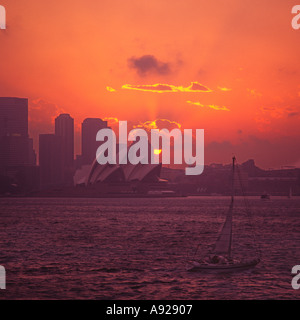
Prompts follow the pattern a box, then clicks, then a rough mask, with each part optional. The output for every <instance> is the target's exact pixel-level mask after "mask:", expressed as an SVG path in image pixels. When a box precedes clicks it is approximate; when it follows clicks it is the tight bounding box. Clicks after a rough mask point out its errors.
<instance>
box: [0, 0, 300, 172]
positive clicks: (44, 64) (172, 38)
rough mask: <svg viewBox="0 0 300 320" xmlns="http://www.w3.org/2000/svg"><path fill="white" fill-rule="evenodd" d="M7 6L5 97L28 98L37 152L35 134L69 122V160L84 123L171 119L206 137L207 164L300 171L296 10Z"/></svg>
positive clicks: (168, 4)
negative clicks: (61, 119)
mask: <svg viewBox="0 0 300 320" xmlns="http://www.w3.org/2000/svg"><path fill="white" fill-rule="evenodd" d="M2 3H3V5H4V6H5V8H6V10H7V30H1V32H0V42H1V44H2V43H3V46H2V48H1V52H0V57H1V59H0V69H1V70H2V72H3V75H4V76H3V77H2V79H1V86H0V96H20V97H28V98H29V126H30V135H31V136H32V137H33V138H34V141H35V148H36V149H37V139H36V138H37V136H38V134H37V133H38V132H41V129H42V128H43V129H47V128H50V127H52V125H53V121H54V119H55V118H56V117H57V116H58V115H59V114H61V113H69V114H72V116H73V117H74V119H75V142H76V143H75V150H76V152H75V153H76V154H80V145H81V143H80V140H79V139H78V138H79V135H80V125H81V123H82V122H83V120H84V119H85V118H87V117H91V118H101V119H103V120H105V118H117V119H119V120H124V121H131V122H132V123H133V125H136V126H139V125H140V126H143V125H144V126H145V125H147V123H149V122H150V123H152V122H153V121H155V120H157V119H166V120H168V121H170V122H171V123H174V124H175V123H177V124H179V125H180V126H181V127H182V128H193V129H202V128H203V129H205V130H206V139H205V141H206V142H205V144H206V152H205V154H206V157H205V159H206V164H209V163H211V162H221V163H225V162H227V159H228V158H231V155H232V153H235V154H238V155H239V156H240V159H242V160H246V159H248V158H255V159H257V162H258V164H259V166H260V167H263V168H266V169H267V168H269V167H275V168H276V167H280V166H282V165H283V166H285V165H299V163H300V151H299V148H298V141H299V138H300V131H299V130H300V129H299V116H300V113H299V92H300V88H299V85H300V84H299V81H298V78H299V76H298V75H299V72H300V62H299V59H298V56H299V50H300V47H299V46H300V44H299V41H298V40H299V39H298V38H299V31H297V30H294V29H293V28H292V26H291V19H292V15H291V9H292V7H293V5H294V1H290V0H288V1H284V2H283V1H279V0H277V1H274V2H273V3H272V5H270V2H269V1H266V0H264V1H260V3H259V6H258V4H256V3H254V2H253V1H248V0H247V1H244V2H243V3H241V2H240V1H237V0H230V1H229V2H226V3H223V4H219V3H218V5H217V4H216V2H214V1H212V2H210V3H207V2H205V3H201V2H199V1H195V0H188V1H187V2H185V3H184V4H183V2H181V1H179V2H176V3H174V2H173V1H169V0H167V1H164V2H163V3H161V1H152V2H151V4H149V2H148V1H131V2H130V3H127V2H126V3H124V1H116V2H114V4H112V3H111V2H110V1H101V4H100V3H95V2H94V1H89V2H88V5H87V2H86V1H81V0H80V1H77V2H76V3H73V2H70V1H64V2H63V3H62V4H55V3H51V4H46V3H42V4H41V3H40V1H37V0H30V1H29V2H28V3H27V5H25V4H22V3H21V2H18V3H15V2H11V1H7V0H3V1H2ZM233 8H234V10H233ZM245 11H247V15H246V17H245V14H244V13H245ZM20 12H22V14H20ZM57 12H60V14H59V15H57ZM158 12H159V14H158ZM212 13H213V14H212ZM212 16H213V17H212ZM242 17H243V18H242ZM269 17H272V18H271V19H270V18H269ZM78 21H81V25H80V27H78V25H77V23H78ZM253 21H255V24H254V23H253ZM178 25H181V26H182V27H180V28H178ZM36 26H39V27H38V28H37V27H36ZM121 30H122V31H121ZM24 39H26V41H25V40H24ZM112 39H113V40H112ZM16 48H18V50H16ZM19 52H22V55H21V57H20V54H19ZM29 75H30V76H29ZM113 124H114V122H113V120H110V121H108V125H109V126H112V127H113ZM162 127H165V126H162ZM278 150H280V152H278Z"/></svg>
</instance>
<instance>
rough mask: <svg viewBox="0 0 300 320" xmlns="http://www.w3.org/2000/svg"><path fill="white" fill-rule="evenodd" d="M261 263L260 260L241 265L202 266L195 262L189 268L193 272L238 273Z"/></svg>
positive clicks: (240, 263) (245, 262)
mask: <svg viewBox="0 0 300 320" xmlns="http://www.w3.org/2000/svg"><path fill="white" fill-rule="evenodd" d="M259 262H260V260H259V259H254V260H249V261H243V262H239V263H229V264H202V263H199V262H196V261H194V262H193V264H192V266H190V267H189V268H188V271H191V272H203V271H220V272H221V271H225V272H226V271H227V272H231V271H238V270H245V269H249V268H253V267H255V266H256V265H257V264H258V263H259Z"/></svg>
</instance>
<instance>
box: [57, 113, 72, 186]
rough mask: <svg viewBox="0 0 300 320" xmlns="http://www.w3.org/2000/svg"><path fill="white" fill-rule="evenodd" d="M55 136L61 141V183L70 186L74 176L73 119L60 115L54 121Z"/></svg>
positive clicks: (66, 115)
mask: <svg viewBox="0 0 300 320" xmlns="http://www.w3.org/2000/svg"><path fill="white" fill-rule="evenodd" d="M55 135H56V136H57V137H58V138H59V139H60V141H61V149H62V150H61V162H62V168H63V172H62V174H63V181H64V182H65V183H66V184H72V183H73V174H74V119H73V118H72V117H71V116H70V115H69V114H61V115H59V116H58V117H57V118H56V119H55Z"/></svg>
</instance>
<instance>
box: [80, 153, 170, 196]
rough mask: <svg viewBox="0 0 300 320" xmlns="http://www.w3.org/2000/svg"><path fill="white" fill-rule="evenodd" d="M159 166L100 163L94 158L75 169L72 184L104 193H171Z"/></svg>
mask: <svg viewBox="0 0 300 320" xmlns="http://www.w3.org/2000/svg"><path fill="white" fill-rule="evenodd" d="M117 157H118V155H117ZM161 167H162V165H161V164H141V163H139V164H137V165H133V164H131V163H129V162H128V164H113V165H112V164H105V165H101V164H99V163H98V161H97V159H95V160H94V162H93V164H92V165H85V166H82V167H81V168H80V169H79V170H77V171H76V173H75V176H74V184H75V186H81V187H87V188H90V189H96V190H97V191H98V192H99V193H105V194H108V193H112V194H114V193H115V194H117V193H119V194H159V193H161V194H171V193H172V191H169V190H168V183H167V181H166V180H163V179H161V178H160V173H161Z"/></svg>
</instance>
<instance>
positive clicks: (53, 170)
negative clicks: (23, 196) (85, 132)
mask: <svg viewBox="0 0 300 320" xmlns="http://www.w3.org/2000/svg"><path fill="white" fill-rule="evenodd" d="M61 151H62V140H61V139H60V137H58V136H56V135H55V134H40V136H39V165H40V178H41V187H42V189H49V188H53V187H56V186H60V185H62V183H63V162H62V153H61Z"/></svg>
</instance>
